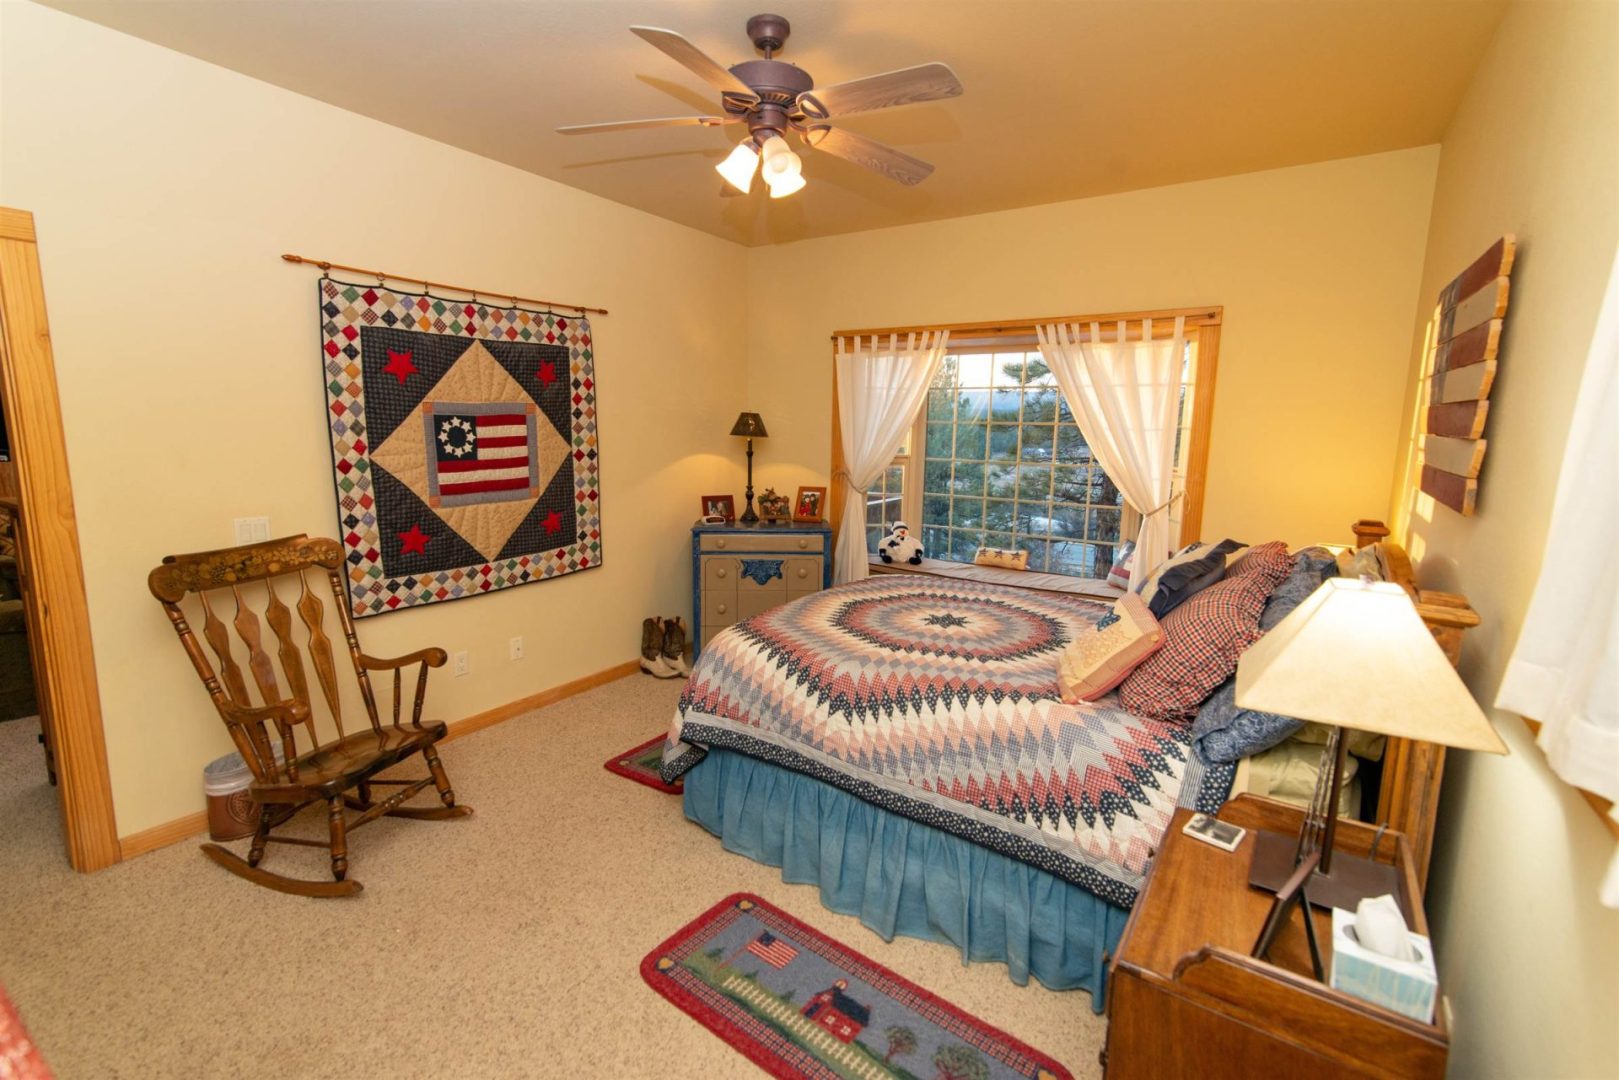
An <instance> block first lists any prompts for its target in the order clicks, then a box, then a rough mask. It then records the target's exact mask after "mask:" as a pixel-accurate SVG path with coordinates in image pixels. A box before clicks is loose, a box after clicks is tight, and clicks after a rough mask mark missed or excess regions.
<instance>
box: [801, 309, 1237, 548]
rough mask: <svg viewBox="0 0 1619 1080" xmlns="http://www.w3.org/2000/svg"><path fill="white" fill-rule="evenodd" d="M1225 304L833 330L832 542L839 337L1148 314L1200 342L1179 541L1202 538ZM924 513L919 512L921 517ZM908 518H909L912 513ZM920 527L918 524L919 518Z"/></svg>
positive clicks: (838, 479) (837, 520)
mask: <svg viewBox="0 0 1619 1080" xmlns="http://www.w3.org/2000/svg"><path fill="white" fill-rule="evenodd" d="M1224 314H1225V309H1224V307H1221V306H1218V305H1216V306H1213V307H1200V308H1165V309H1162V310H1158V311H1125V312H1110V313H1108V314H1105V315H1063V316H1055V317H1052V318H1043V319H1008V320H1001V321H999V322H992V323H984V322H980V323H940V324H936V325H933V326H894V327H881V328H878V329H875V330H839V331H838V332H837V333H835V334H833V335H832V361H833V363H832V465H831V470H830V474H831V490H830V491H829V492H828V495H829V497H830V499H831V507H830V511H829V513H828V515H827V521H828V523H829V524H830V525H831V526H832V532H833V538H834V543H836V537H837V534H838V532H839V531H840V529H841V526H842V519H843V504H844V501H845V498H846V497H847V493H848V482H847V480H845V479H844V475H845V473H844V471H845V469H846V468H847V463H846V462H845V461H844V459H843V439H842V426H841V421H840V418H839V415H838V373H837V354H838V346H837V342H838V339H839V338H852V337H857V336H858V337H871V336H878V335H884V336H885V335H888V334H915V333H922V332H923V331H927V330H948V331H950V334H951V336H952V337H956V336H957V335H959V336H961V337H967V338H993V337H1005V338H1019V337H1033V336H1034V335H1035V332H1036V331H1035V327H1036V326H1037V325H1039V326H1043V325H1046V324H1048V323H1053V322H1058V323H1093V322H1094V323H1118V322H1120V321H1124V322H1126V323H1130V322H1134V323H1137V324H1139V323H1140V322H1141V321H1142V320H1144V319H1152V320H1153V321H1154V324H1155V325H1154V326H1153V335H1152V336H1153V338H1154V339H1155V340H1156V339H1158V338H1159V337H1170V336H1172V335H1173V334H1174V320H1175V319H1176V318H1178V317H1180V318H1184V319H1185V320H1186V321H1185V323H1184V324H1183V328H1184V330H1185V332H1186V335H1187V337H1189V338H1190V339H1192V340H1193V341H1195V342H1196V344H1197V364H1196V368H1195V370H1194V371H1193V375H1192V425H1191V438H1192V442H1191V446H1190V447H1188V449H1187V454H1186V496H1185V502H1184V505H1183V506H1182V507H1181V534H1180V543H1181V544H1189V543H1191V542H1192V541H1193V540H1196V539H1198V538H1199V533H1200V532H1201V531H1202V528H1203V500H1204V496H1205V494H1206V491H1207V486H1208V466H1209V437H1210V430H1211V428H1212V425H1213V423H1214V390H1215V384H1216V376H1217V374H1218V372H1219V366H1220V327H1221V325H1222V323H1223V320H1224ZM1159 320H1166V322H1167V326H1159V325H1157V323H1158V322H1159ZM1127 339H1128V340H1136V341H1139V340H1140V339H1141V332H1140V327H1139V325H1138V326H1137V327H1136V329H1135V337H1134V338H1128V336H1127ZM925 415H926V409H924V410H923V411H922V412H920V413H918V415H917V421H916V422H917V427H916V428H913V429H912V434H911V440H912V442H911V446H912V452H911V460H912V462H913V463H914V462H915V460H916V458H917V452H916V447H917V446H919V445H925V444H923V443H918V442H917V441H916V440H917V439H918V437H919V434H921V433H923V432H924V431H925V429H924V428H922V425H923V424H924V423H925V421H924V420H923V417H924V416H925ZM913 472H914V470H911V469H907V470H906V477H905V480H906V484H905V498H906V503H905V512H906V514H907V515H909V514H912V513H916V512H917V511H920V509H921V501H920V491H921V489H920V488H919V487H917V485H915V484H913V483H912V482H911V481H912V474H913ZM913 488H914V489H915V491H916V495H915V496H914V497H915V498H916V504H915V505H916V510H915V511H913V510H912V509H911V502H910V500H911V499H912V498H913V491H912V489H913ZM919 516H920V515H919V514H918V517H919ZM905 520H906V521H908V522H909V521H911V518H910V517H909V516H908V517H907V518H906V519H905ZM917 527H920V525H919V524H918V525H917Z"/></svg>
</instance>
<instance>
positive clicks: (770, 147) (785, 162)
mask: <svg viewBox="0 0 1619 1080" xmlns="http://www.w3.org/2000/svg"><path fill="white" fill-rule="evenodd" d="M760 153H761V154H762V155H763V157H764V174H765V178H766V179H769V178H770V177H771V176H779V175H781V174H782V173H787V172H796V171H797V168H796V166H797V163H798V155H797V154H795V153H793V150H792V147H790V146H788V145H787V140H786V139H784V138H782V137H781V136H780V135H772V136H770V138H768V139H766V140H765V142H764V146H763V147H761V148H760Z"/></svg>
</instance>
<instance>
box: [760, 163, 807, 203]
mask: <svg viewBox="0 0 1619 1080" xmlns="http://www.w3.org/2000/svg"><path fill="white" fill-rule="evenodd" d="M765 183H766V184H767V185H768V186H769V188H770V197H771V198H772V199H785V198H786V197H787V196H789V195H791V194H793V193H794V192H795V191H801V190H803V187H804V177H803V176H802V175H800V174H799V172H798V170H797V169H794V170H793V171H792V172H790V173H779V174H777V175H776V176H767V177H765Z"/></svg>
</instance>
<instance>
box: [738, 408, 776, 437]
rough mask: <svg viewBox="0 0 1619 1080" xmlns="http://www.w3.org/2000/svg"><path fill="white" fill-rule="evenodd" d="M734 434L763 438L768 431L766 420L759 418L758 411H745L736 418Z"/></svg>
mask: <svg viewBox="0 0 1619 1080" xmlns="http://www.w3.org/2000/svg"><path fill="white" fill-rule="evenodd" d="M731 434H732V435H746V436H747V437H748V438H750V439H762V438H764V437H765V436H766V435H767V434H768V432H766V431H765V422H764V421H763V420H761V419H759V414H758V413H756V412H745V413H743V414H742V415H741V416H738V417H737V418H736V426H735V427H733V428H731Z"/></svg>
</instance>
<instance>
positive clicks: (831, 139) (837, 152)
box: [804, 124, 933, 184]
mask: <svg viewBox="0 0 1619 1080" xmlns="http://www.w3.org/2000/svg"><path fill="white" fill-rule="evenodd" d="M804 141H805V142H807V143H809V144H810V145H811V146H813V147H814V148H815V149H817V150H819V151H821V152H822V153H826V154H831V155H832V156H833V157H840V158H842V159H843V160H845V161H852V162H854V163H855V164H856V165H864V166H865V167H866V168H868V169H870V170H872V171H873V172H880V173H882V174H883V175H884V176H887V177H888V178H889V179H891V180H898V181H899V182H900V183H902V184H920V183H921V182H922V181H924V180H926V179H927V178H928V177H929V176H932V175H933V166H932V165H929V164H928V163H927V162H925V161H923V160H922V159H921V158H914V157H912V156H911V155H909V154H907V153H904V152H903V151H900V150H895V149H894V148H893V147H892V146H886V145H884V144H883V143H880V142H878V141H877V140H875V139H868V138H866V137H865V136H864V135H856V134H855V133H854V132H852V131H844V130H843V129H842V128H834V127H827V126H826V125H824V124H823V125H820V126H818V127H813V128H810V129H808V130H806V131H805V132H804Z"/></svg>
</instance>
